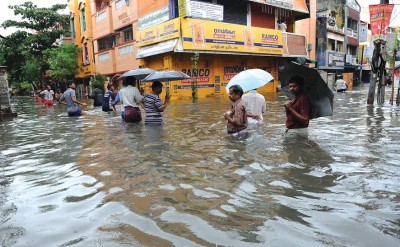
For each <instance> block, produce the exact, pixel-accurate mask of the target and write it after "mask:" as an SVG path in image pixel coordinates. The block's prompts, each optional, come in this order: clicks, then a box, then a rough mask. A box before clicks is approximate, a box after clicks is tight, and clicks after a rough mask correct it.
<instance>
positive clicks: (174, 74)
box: [142, 70, 190, 82]
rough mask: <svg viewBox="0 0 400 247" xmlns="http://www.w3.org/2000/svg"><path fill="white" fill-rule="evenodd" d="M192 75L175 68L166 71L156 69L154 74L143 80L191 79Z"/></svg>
mask: <svg viewBox="0 0 400 247" xmlns="http://www.w3.org/2000/svg"><path fill="white" fill-rule="evenodd" d="M189 78H190V76H188V75H187V74H185V73H183V72H180V71H175V70H164V71H155V72H153V73H152V74H150V75H148V76H147V77H146V78H144V79H143V80H142V81H144V82H146V81H176V80H183V79H189Z"/></svg>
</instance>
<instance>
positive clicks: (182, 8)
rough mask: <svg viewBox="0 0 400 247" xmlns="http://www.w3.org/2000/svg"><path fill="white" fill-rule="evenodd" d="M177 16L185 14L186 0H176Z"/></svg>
mask: <svg viewBox="0 0 400 247" xmlns="http://www.w3.org/2000/svg"><path fill="white" fill-rule="evenodd" d="M178 9H179V16H180V17H185V16H186V0H178Z"/></svg>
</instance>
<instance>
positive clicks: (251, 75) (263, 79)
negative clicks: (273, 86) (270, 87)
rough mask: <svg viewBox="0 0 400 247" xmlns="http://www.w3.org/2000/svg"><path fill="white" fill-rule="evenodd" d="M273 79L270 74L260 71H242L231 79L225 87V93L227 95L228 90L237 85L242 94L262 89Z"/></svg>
mask: <svg viewBox="0 0 400 247" xmlns="http://www.w3.org/2000/svg"><path fill="white" fill-rule="evenodd" d="M273 79H274V77H273V76H272V75H271V74H270V73H268V72H267V71H265V70H262V69H249V70H244V71H242V72H240V73H239V74H237V75H235V76H234V77H232V79H231V80H230V81H229V82H228V84H227V85H226V92H228V93H229V88H230V87H231V86H233V85H239V86H240V87H241V88H242V89H243V91H244V92H247V91H250V90H253V89H256V88H259V87H262V86H264V85H265V84H267V83H268V82H271V81H272V80H273Z"/></svg>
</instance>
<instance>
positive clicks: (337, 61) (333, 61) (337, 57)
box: [326, 51, 346, 69]
mask: <svg viewBox="0 0 400 247" xmlns="http://www.w3.org/2000/svg"><path fill="white" fill-rule="evenodd" d="M326 54H327V55H326V60H327V62H326V64H327V69H344V62H345V56H346V54H344V53H342V52H335V51H326Z"/></svg>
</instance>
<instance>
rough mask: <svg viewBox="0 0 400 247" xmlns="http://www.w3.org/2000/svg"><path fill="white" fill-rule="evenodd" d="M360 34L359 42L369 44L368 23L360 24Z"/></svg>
mask: <svg viewBox="0 0 400 247" xmlns="http://www.w3.org/2000/svg"><path fill="white" fill-rule="evenodd" d="M359 30H360V31H359V34H358V42H360V43H361V42H367V39H368V23H360V27H359Z"/></svg>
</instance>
